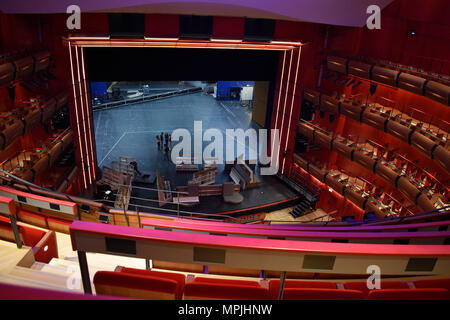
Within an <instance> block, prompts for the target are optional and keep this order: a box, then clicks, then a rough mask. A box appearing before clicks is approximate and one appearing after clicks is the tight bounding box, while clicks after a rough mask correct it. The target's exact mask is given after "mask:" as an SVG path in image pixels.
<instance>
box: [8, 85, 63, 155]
mask: <svg viewBox="0 0 450 320" xmlns="http://www.w3.org/2000/svg"><path fill="white" fill-rule="evenodd" d="M67 97H68V96H67V93H64V92H62V93H60V94H58V95H56V96H54V97H51V98H49V99H47V100H45V101H44V102H42V103H40V104H39V105H38V106H37V107H31V108H29V109H27V111H26V112H22V114H18V113H13V114H11V115H8V116H7V117H6V118H4V119H3V120H2V121H1V122H0V150H4V149H6V148H7V147H8V146H10V145H11V144H12V143H13V142H14V141H16V140H17V139H18V138H19V137H21V136H23V135H25V134H26V133H28V132H31V131H32V130H33V129H34V128H36V127H37V126H38V125H40V124H45V123H47V122H48V121H49V120H50V118H51V117H52V116H53V114H54V113H55V112H56V111H58V110H59V109H61V108H62V107H63V106H65V105H67ZM22 111H23V110H22Z"/></svg>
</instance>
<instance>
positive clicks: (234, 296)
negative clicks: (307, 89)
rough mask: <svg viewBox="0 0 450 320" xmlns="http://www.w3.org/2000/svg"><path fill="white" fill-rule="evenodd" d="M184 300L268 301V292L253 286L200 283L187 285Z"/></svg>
mask: <svg viewBox="0 0 450 320" xmlns="http://www.w3.org/2000/svg"><path fill="white" fill-rule="evenodd" d="M184 299H185V300H268V299H270V297H269V290H267V289H265V288H261V287H255V286H242V285H231V284H213V283H202V282H191V283H187V284H186V287H185V290H184Z"/></svg>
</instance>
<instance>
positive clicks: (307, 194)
mask: <svg viewBox="0 0 450 320" xmlns="http://www.w3.org/2000/svg"><path fill="white" fill-rule="evenodd" d="M277 177H278V178H279V179H280V180H281V181H283V182H284V183H286V184H287V185H288V186H289V187H291V189H293V190H295V191H296V192H297V193H298V194H301V195H302V196H303V197H304V198H306V199H307V200H308V201H309V202H310V203H313V204H314V203H315V202H317V200H319V198H318V196H316V195H315V194H313V193H312V192H311V191H309V190H308V189H307V188H305V187H304V186H302V185H301V184H300V183H298V182H297V181H295V180H294V179H291V178H288V177H287V176H285V175H282V174H281V173H279V172H278V173H277Z"/></svg>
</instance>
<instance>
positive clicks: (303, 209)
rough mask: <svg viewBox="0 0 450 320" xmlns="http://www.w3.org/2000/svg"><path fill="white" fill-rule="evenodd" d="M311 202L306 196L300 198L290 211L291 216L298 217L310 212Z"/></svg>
mask: <svg viewBox="0 0 450 320" xmlns="http://www.w3.org/2000/svg"><path fill="white" fill-rule="evenodd" d="M312 206H313V203H312V202H311V201H309V200H308V199H306V198H303V199H302V200H300V202H299V203H298V204H297V205H296V206H295V208H294V210H292V211H291V212H290V214H291V216H293V217H294V218H298V217H301V216H304V215H305V214H308V213H310V212H311V209H312Z"/></svg>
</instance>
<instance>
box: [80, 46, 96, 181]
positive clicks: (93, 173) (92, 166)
mask: <svg viewBox="0 0 450 320" xmlns="http://www.w3.org/2000/svg"><path fill="white" fill-rule="evenodd" d="M81 66H82V70H83V84H84V97H85V99H86V113H87V123H88V129H89V143H90V145H91V151H90V154H91V169H92V175H93V176H94V180H95V166H94V163H95V161H94V147H93V142H92V129H91V120H92V118H91V117H90V115H91V113H90V111H89V97H88V91H87V90H88V88H87V82H86V73H85V67H84V49H83V48H81ZM92 182H93V181H91V183H92Z"/></svg>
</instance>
